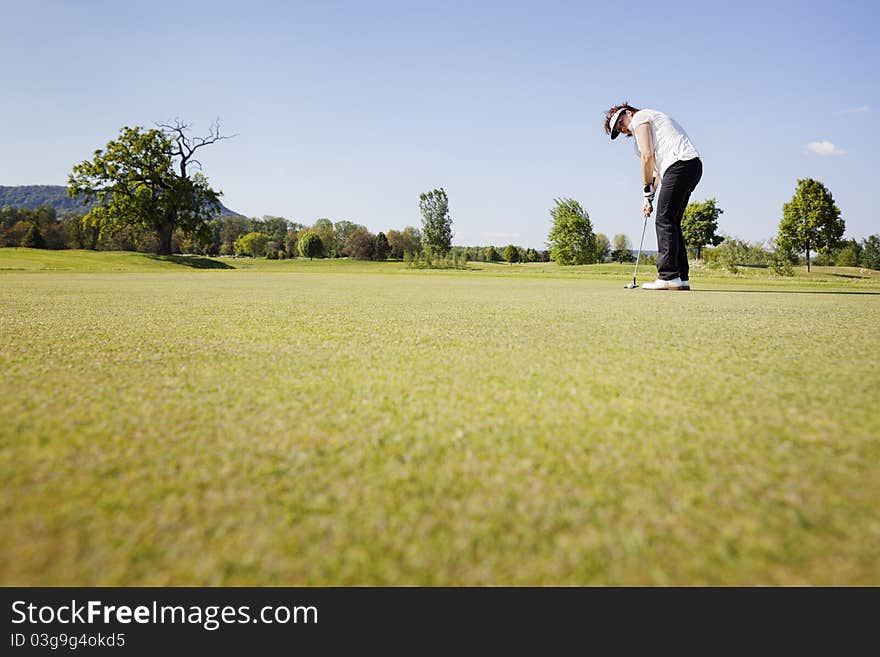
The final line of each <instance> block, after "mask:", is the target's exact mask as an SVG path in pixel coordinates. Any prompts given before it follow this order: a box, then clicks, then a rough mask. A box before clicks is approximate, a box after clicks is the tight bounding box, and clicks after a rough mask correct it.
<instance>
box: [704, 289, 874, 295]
mask: <svg viewBox="0 0 880 657" xmlns="http://www.w3.org/2000/svg"><path fill="white" fill-rule="evenodd" d="M692 292H697V293H700V292H724V293H725V294H730V293H739V292H755V293H757V294H867V295H869V296H880V290H877V291H873V292H872V291H868V290H692Z"/></svg>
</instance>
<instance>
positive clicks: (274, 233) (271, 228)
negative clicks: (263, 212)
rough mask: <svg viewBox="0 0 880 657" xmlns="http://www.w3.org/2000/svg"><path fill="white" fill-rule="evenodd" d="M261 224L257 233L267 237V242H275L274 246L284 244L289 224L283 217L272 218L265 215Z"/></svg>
mask: <svg viewBox="0 0 880 657" xmlns="http://www.w3.org/2000/svg"><path fill="white" fill-rule="evenodd" d="M261 224H262V225H261V226H260V231H259V232H261V233H263V234H264V235H265V236H266V237H268V238H269V241H271V242H275V243H276V244H283V243H284V237H285V236H286V235H287V229H288V227H289V224H290V222H288V221H287V219H285V218H284V217H272V216H268V215H267V216H264V217H263V219H262V220H261ZM276 250H277V249H276Z"/></svg>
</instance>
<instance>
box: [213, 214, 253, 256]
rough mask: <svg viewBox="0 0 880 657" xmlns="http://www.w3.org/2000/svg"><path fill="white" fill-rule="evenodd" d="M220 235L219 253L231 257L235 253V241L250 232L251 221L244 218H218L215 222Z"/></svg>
mask: <svg viewBox="0 0 880 657" xmlns="http://www.w3.org/2000/svg"><path fill="white" fill-rule="evenodd" d="M217 223H218V225H219V233H220V253H221V254H222V255H232V254H233V253H235V240H237V239H238V238H239V237H241V236H242V235H247V234H248V233H249V232H251V221H250V219H245V218H244V217H232V216H229V217H220V218H219V219H218V220H217Z"/></svg>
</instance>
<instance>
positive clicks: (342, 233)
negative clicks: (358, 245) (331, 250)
mask: <svg viewBox="0 0 880 657" xmlns="http://www.w3.org/2000/svg"><path fill="white" fill-rule="evenodd" d="M333 229H334V231H335V235H334V239H335V240H336V253H337V255H338V256H340V257H343V256H350V255H351V254H350V253H347V252H346V250H345V244H346V242H347V241H348V237H349V235H351V234H352V233H354V232H355V231H357V230H367V227H366V226H361V225H360V224H356V223H354V222H353V221H344V220H343V221H337V222H336V223H335V224H333ZM368 232H369V231H368Z"/></svg>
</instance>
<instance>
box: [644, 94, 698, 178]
mask: <svg viewBox="0 0 880 657" xmlns="http://www.w3.org/2000/svg"><path fill="white" fill-rule="evenodd" d="M643 123H650V124H651V136H652V137H653V138H654V161H655V162H656V163H657V172H658V173H659V174H660V180H662V179H663V174H665V173H666V169H668V168H669V167H670V165H672V164H675V163H676V162H678V161H681V160H693V159H694V158H697V157H700V154H699V153H698V152H697V149H696V148H695V147H694V145H693V143H691V140H690V138H688V136H687V133H686V132H685V131H684V128H682V127H681V126H680V125H678V123H676V122H675V121H674V120H673V119H672V118H671V117H669V116H667V115H666V114H664V113H663V112H658V111H657V110H652V109H643V110H639V111H638V112H636V113H635V114H633V116H632V119H631V120H630V123H629V130H630V132H631V133H632V134H633V143H634V145H635V147H636V154H637V155H638V156H639V157H641V154H642V152H641V150H639V144H638V137H636V136H635V135H636V128H637V127H638V126H640V125H642V124H643Z"/></svg>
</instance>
